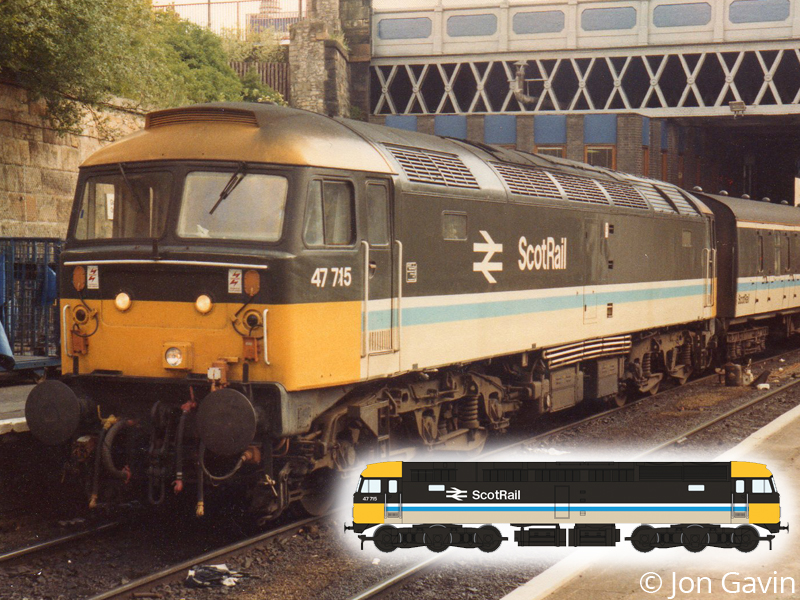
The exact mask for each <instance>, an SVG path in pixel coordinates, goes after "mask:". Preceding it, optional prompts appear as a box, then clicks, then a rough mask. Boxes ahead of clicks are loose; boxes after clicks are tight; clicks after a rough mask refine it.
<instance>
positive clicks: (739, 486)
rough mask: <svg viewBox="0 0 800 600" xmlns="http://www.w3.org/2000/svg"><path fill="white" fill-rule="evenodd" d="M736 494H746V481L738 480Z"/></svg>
mask: <svg viewBox="0 0 800 600" xmlns="http://www.w3.org/2000/svg"><path fill="white" fill-rule="evenodd" d="M736 493H737V494H744V479H737V480H736Z"/></svg>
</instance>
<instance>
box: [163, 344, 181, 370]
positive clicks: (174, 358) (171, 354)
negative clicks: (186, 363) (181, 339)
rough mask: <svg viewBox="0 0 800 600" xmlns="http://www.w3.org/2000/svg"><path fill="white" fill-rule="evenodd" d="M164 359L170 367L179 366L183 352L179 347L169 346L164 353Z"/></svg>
mask: <svg viewBox="0 0 800 600" xmlns="http://www.w3.org/2000/svg"><path fill="white" fill-rule="evenodd" d="M164 360H166V361H167V364H168V365H169V366H170V367H177V366H180V364H181V362H183V354H182V353H181V351H180V348H175V347H172V348H169V349H167V351H166V352H165V353H164Z"/></svg>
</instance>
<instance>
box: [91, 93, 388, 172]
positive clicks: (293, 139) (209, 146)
mask: <svg viewBox="0 0 800 600" xmlns="http://www.w3.org/2000/svg"><path fill="white" fill-rule="evenodd" d="M155 160H224V161H235V162H240V161H242V162H262V163H273V164H285V165H308V166H316V167H328V168H334V169H350V170H352V169H357V170H365V171H371V172H378V173H393V172H394V170H393V169H392V168H391V167H390V166H389V164H388V163H387V161H386V159H385V158H384V157H383V155H382V154H381V153H380V152H379V151H378V150H377V149H376V148H375V147H374V146H372V145H371V144H369V143H366V142H365V141H364V139H363V138H362V137H361V136H360V135H358V134H356V133H355V132H353V131H352V130H350V129H349V128H348V127H346V126H345V125H343V124H342V123H341V122H337V121H336V120H334V119H330V118H328V117H325V116H323V115H318V114H316V113H312V112H309V111H304V110H297V109H293V108H284V107H279V106H276V105H273V104H259V103H244V102H240V103H230V102H217V103H210V104H197V105H194V106H188V107H184V108H172V109H167V110H161V111H156V112H152V113H149V114H148V115H147V121H146V124H145V128H144V129H142V130H141V131H137V132H136V133H134V134H132V135H130V136H128V137H126V138H124V139H122V140H120V141H118V142H115V143H113V144H109V145H108V146H106V147H104V148H102V149H101V150H99V151H98V152H95V153H94V154H92V155H91V156H90V157H89V158H88V159H87V160H86V161H85V162H84V163H83V165H82V166H94V165H103V164H116V163H119V162H126V163H127V162H139V161H155Z"/></svg>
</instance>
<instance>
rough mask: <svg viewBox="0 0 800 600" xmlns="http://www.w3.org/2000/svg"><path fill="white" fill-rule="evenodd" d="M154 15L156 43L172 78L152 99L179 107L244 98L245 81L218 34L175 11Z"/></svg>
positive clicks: (161, 103)
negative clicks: (186, 19) (180, 16)
mask: <svg viewBox="0 0 800 600" xmlns="http://www.w3.org/2000/svg"><path fill="white" fill-rule="evenodd" d="M155 17H156V18H155V23H154V25H155V27H154V30H155V33H156V36H157V37H156V39H155V40H154V42H155V43H156V45H157V47H158V49H159V50H160V51H161V56H162V59H163V61H164V63H163V64H164V65H165V66H166V68H167V71H168V76H169V79H170V80H171V81H170V82H169V84H170V85H169V87H167V88H162V89H161V90H152V92H153V95H152V100H153V101H155V102H156V103H158V104H160V105H162V106H164V105H167V106H179V105H182V104H189V103H195V102H209V101H222V100H240V99H241V97H242V93H241V92H242V84H241V82H240V80H239V78H238V76H237V75H236V73H235V72H234V71H233V69H231V67H230V65H229V64H228V57H227V55H226V54H225V51H224V50H223V48H222V41H221V40H220V38H219V36H217V35H215V34H214V33H212V32H210V31H208V30H206V29H203V28H202V27H198V26H197V25H194V24H192V23H190V22H189V21H184V20H182V19H179V18H178V17H177V16H176V15H174V14H172V13H168V12H164V13H157V14H156V15H155Z"/></svg>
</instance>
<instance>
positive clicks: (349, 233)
mask: <svg viewBox="0 0 800 600" xmlns="http://www.w3.org/2000/svg"><path fill="white" fill-rule="evenodd" d="M355 233H356V217H355V197H354V195H353V186H352V185H351V184H350V183H349V182H347V181H327V180H325V181H320V180H315V181H312V182H311V185H310V186H309V188H308V201H307V203H306V214H305V220H304V222H303V241H304V242H305V243H306V245H307V246H350V245H352V244H353V242H354V241H355V237H356V236H355Z"/></svg>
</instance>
